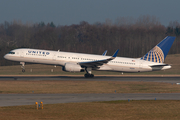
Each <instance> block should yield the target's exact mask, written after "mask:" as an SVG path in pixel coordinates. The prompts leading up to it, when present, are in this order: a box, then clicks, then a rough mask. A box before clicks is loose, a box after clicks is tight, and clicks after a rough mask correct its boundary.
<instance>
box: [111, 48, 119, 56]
mask: <svg viewBox="0 0 180 120" xmlns="http://www.w3.org/2000/svg"><path fill="white" fill-rule="evenodd" d="M118 52H119V49H117V50H116V52H115V53H114V54H113V56H112V57H113V58H115V57H116V56H117V54H118Z"/></svg>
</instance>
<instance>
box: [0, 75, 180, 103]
mask: <svg viewBox="0 0 180 120" xmlns="http://www.w3.org/2000/svg"><path fill="white" fill-rule="evenodd" d="M0 80H74V81H77V80H82V81H87V80H89V81H147V82H166V83H172V84H174V83H180V77H163V76H162V77H122V76H121V77H112V76H106V77H103V76H97V77H95V78H88V79H86V78H84V77H81V76H78V77H77V76H75V77H74V76H10V77H9V76H0ZM128 99H130V100H155V99H156V100H180V93H128V94H122V93H121V94H119V93H114V94H0V106H18V105H33V104H35V102H41V101H43V103H44V104H55V103H70V102H93V101H111V100H128Z"/></svg>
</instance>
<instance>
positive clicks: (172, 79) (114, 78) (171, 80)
mask: <svg viewBox="0 0 180 120" xmlns="http://www.w3.org/2000/svg"><path fill="white" fill-rule="evenodd" d="M2 80H66V81H68V80H73V81H77V80H82V81H87V80H89V81H147V82H166V83H178V82H179V83H180V76H158V77H157V76H155V77H154V76H95V77H94V78H84V77H83V76H0V81H2Z"/></svg>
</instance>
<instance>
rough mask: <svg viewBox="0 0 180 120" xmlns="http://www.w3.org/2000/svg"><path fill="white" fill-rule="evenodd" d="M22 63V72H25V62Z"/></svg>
mask: <svg viewBox="0 0 180 120" xmlns="http://www.w3.org/2000/svg"><path fill="white" fill-rule="evenodd" d="M20 64H21V65H22V66H21V68H22V72H25V62H20Z"/></svg>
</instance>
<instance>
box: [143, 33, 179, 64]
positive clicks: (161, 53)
mask: <svg viewBox="0 0 180 120" xmlns="http://www.w3.org/2000/svg"><path fill="white" fill-rule="evenodd" d="M175 38H176V37H172V36H167V37H166V38H164V39H163V40H162V41H161V42H160V43H159V44H157V45H156V46H155V47H154V48H153V49H151V50H150V51H149V52H148V53H146V54H145V55H144V56H143V57H142V58H141V60H146V61H151V62H158V63H163V62H164V60H165V58H166V56H167V54H168V52H169V50H170V48H171V46H172V44H173V42H174V40H175Z"/></svg>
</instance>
